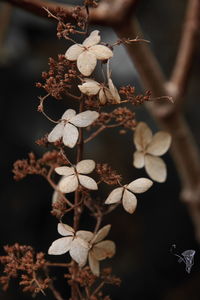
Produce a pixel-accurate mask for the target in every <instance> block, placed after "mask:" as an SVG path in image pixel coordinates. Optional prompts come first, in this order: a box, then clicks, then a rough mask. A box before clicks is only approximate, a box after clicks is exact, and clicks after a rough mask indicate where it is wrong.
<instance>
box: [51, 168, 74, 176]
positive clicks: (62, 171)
mask: <svg viewBox="0 0 200 300" xmlns="http://www.w3.org/2000/svg"><path fill="white" fill-rule="evenodd" d="M55 172H56V173H57V174H59V175H64V176H69V175H73V174H74V172H75V171H74V168H72V167H65V166H64V167H57V168H55Z"/></svg>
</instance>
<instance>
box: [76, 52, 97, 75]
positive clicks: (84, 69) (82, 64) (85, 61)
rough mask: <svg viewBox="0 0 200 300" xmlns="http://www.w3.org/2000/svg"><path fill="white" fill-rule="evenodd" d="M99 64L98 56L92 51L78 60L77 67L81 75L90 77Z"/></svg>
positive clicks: (82, 54)
mask: <svg viewBox="0 0 200 300" xmlns="http://www.w3.org/2000/svg"><path fill="white" fill-rule="evenodd" d="M96 64H97V58H96V56H95V55H94V54H93V53H92V52H90V51H84V52H83V53H81V54H80V55H79V57H78V59H77V67H78V69H79V71H80V72H81V74H83V75H84V76H90V75H91V74H92V72H93V71H94V69H95V67H96Z"/></svg>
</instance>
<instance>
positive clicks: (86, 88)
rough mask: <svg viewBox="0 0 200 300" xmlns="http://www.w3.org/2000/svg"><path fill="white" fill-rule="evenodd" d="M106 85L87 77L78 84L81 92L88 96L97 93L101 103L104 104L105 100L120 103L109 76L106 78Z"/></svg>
mask: <svg viewBox="0 0 200 300" xmlns="http://www.w3.org/2000/svg"><path fill="white" fill-rule="evenodd" d="M108 87H109V88H107V87H106V86H105V84H103V83H99V82H97V81H95V80H92V79H88V78H85V79H84V83H83V84H81V85H78V88H79V89H80V91H81V92H82V93H83V94H85V95H88V96H95V95H98V97H99V102H100V103H101V104H105V103H106V102H112V103H116V104H117V103H120V101H121V99H120V96H119V93H118V91H117V89H116V87H115V86H114V84H113V82H112V80H111V79H110V78H109V80H108Z"/></svg>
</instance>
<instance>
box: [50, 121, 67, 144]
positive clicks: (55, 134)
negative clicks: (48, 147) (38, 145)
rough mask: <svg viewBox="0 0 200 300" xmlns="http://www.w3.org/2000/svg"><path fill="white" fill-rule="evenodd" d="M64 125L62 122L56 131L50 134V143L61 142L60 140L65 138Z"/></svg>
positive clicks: (56, 127) (55, 128)
mask: <svg viewBox="0 0 200 300" xmlns="http://www.w3.org/2000/svg"><path fill="white" fill-rule="evenodd" d="M64 126H65V125H64V123H63V122H60V123H58V124H57V125H56V126H55V127H54V129H53V130H52V131H51V132H50V133H49V135H48V137H47V139H48V142H50V143H54V142H57V141H59V139H61V137H62V136H63V131H64Z"/></svg>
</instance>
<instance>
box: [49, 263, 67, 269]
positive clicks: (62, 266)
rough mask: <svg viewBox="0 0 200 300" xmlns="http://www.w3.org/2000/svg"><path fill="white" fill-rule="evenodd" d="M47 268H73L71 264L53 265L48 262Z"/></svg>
mask: <svg viewBox="0 0 200 300" xmlns="http://www.w3.org/2000/svg"><path fill="white" fill-rule="evenodd" d="M46 266H47V267H61V268H69V267H71V263H69V264H65V263H51V262H47V263H46Z"/></svg>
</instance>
